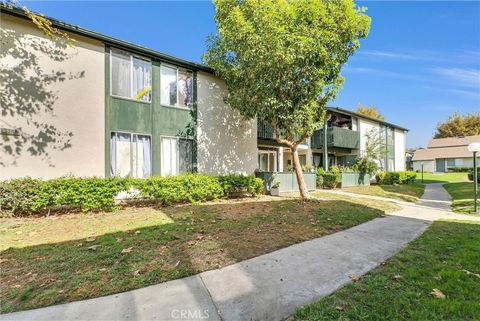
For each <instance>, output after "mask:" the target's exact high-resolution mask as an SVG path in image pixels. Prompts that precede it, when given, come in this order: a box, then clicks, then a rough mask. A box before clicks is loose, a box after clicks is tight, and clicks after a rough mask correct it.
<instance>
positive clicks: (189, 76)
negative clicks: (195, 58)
mask: <svg viewBox="0 0 480 321" xmlns="http://www.w3.org/2000/svg"><path fill="white" fill-rule="evenodd" d="M160 74H161V79H160V86H161V98H160V100H161V103H162V105H166V106H175V107H183V108H191V107H192V103H193V73H192V72H191V71H189V70H184V69H179V68H175V67H170V66H165V65H162V66H161V67H160Z"/></svg>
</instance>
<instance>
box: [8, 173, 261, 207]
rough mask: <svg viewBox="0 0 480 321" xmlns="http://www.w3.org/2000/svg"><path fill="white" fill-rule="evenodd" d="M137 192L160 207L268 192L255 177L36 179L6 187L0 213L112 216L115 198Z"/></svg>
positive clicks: (22, 179)
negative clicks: (97, 213)
mask: <svg viewBox="0 0 480 321" xmlns="http://www.w3.org/2000/svg"><path fill="white" fill-rule="evenodd" d="M131 189H135V190H138V191H139V194H138V195H137V196H136V197H137V198H140V199H143V200H153V201H155V202H158V203H160V204H164V205H168V204H172V203H181V202H190V203H198V202H203V201H206V200H211V199H218V198H221V197H229V196H231V195H232V194H234V193H236V192H247V193H249V194H250V195H252V196H256V195H259V194H261V193H263V182H262V180H261V179H260V178H256V177H253V176H236V175H229V176H208V175H201V174H184V175H180V176H170V177H158V176H154V177H150V178H147V179H132V178H119V177H113V178H98V177H91V178H76V177H62V178H57V179H52V180H39V179H33V178H28V177H27V178H21V179H12V180H9V181H4V182H0V211H1V212H6V213H9V214H13V215H20V214H23V215H25V214H26V215H28V214H34V213H46V212H49V211H51V210H57V209H59V208H64V207H67V208H69V209H72V210H80V211H82V212H90V211H112V210H114V209H115V208H116V203H115V197H116V196H117V195H118V193H119V192H121V191H129V190H131Z"/></svg>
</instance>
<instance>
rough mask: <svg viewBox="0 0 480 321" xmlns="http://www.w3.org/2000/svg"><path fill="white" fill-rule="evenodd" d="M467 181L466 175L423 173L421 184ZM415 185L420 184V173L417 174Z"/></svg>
mask: <svg viewBox="0 0 480 321" xmlns="http://www.w3.org/2000/svg"><path fill="white" fill-rule="evenodd" d="M466 181H468V177H467V173H438V174H437V173H423V183H424V184H430V183H457V182H466ZM415 182H416V183H421V182H422V173H417V179H416V181H415Z"/></svg>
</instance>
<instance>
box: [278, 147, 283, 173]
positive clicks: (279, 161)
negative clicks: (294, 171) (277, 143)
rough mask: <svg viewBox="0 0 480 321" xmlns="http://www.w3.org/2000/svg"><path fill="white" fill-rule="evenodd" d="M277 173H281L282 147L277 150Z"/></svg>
mask: <svg viewBox="0 0 480 321" xmlns="http://www.w3.org/2000/svg"><path fill="white" fill-rule="evenodd" d="M278 171H279V172H283V147H279V148H278Z"/></svg>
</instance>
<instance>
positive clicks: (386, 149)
mask: <svg viewBox="0 0 480 321" xmlns="http://www.w3.org/2000/svg"><path fill="white" fill-rule="evenodd" d="M380 148H381V149H382V156H383V159H381V160H380V169H381V170H387V171H395V133H394V129H393V128H391V127H387V126H384V125H380Z"/></svg>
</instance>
